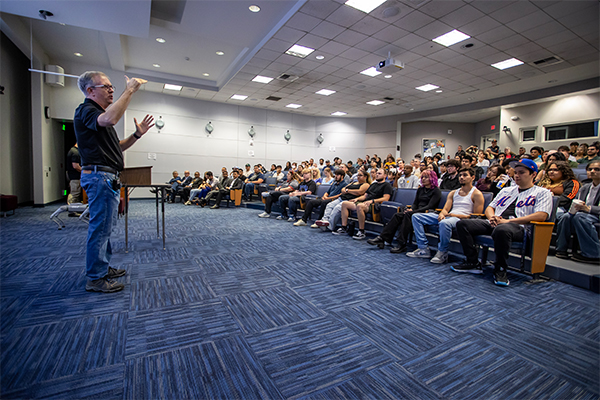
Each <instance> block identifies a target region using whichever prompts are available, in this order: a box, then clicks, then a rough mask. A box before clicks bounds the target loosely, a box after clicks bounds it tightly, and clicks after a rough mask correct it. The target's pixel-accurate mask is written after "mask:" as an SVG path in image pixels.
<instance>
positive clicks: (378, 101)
mask: <svg viewBox="0 0 600 400" xmlns="http://www.w3.org/2000/svg"><path fill="white" fill-rule="evenodd" d="M383 103H385V101H381V100H371V101H367V104H370V105H372V106H378V105H380V104H383Z"/></svg>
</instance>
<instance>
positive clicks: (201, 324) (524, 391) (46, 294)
mask: <svg viewBox="0 0 600 400" xmlns="http://www.w3.org/2000/svg"><path fill="white" fill-rule="evenodd" d="M56 207H57V206H56ZM54 210H55V207H46V208H43V209H32V208H21V209H18V210H17V213H16V215H15V216H11V217H8V218H3V219H1V220H0V255H1V261H0V266H1V269H0V279H1V281H0V282H1V284H0V289H1V291H0V301H1V303H0V304H1V319H0V327H1V335H0V345H1V355H0V363H1V365H0V367H1V381H2V382H1V393H0V397H1V398H2V399H13V398H58V399H66V398H101V399H159V398H165V399H307V400H308V399H315V400H316V399H440V398H444V399H486V400H487V399H511V398H514V399H598V398H600V377H599V374H600V368H599V366H600V361H599V360H600V302H599V300H600V297H599V296H598V295H597V294H594V293H592V292H588V291H585V290H583V289H579V288H576V287H573V286H569V285H566V284H562V283H559V282H549V283H544V284H540V285H526V284H525V283H524V281H525V280H526V279H524V277H521V276H519V275H518V274H515V273H510V276H509V278H510V280H511V286H510V287H509V288H501V287H497V286H494V285H493V283H492V277H491V271H490V270H487V271H486V273H485V274H483V275H481V276H470V275H469V276H465V275H461V274H456V273H453V272H452V271H450V269H449V265H435V264H431V263H429V262H428V261H427V260H418V259H410V258H407V257H406V256H405V255H394V254H390V253H389V252H388V251H387V250H386V251H381V250H378V249H377V248H374V247H371V246H368V245H367V244H366V243H364V242H357V241H355V240H352V239H351V238H349V237H335V236H333V235H331V234H326V233H322V232H320V231H319V230H313V229H310V228H308V227H293V226H292V224H291V223H288V222H282V221H276V220H275V219H274V218H273V219H267V220H266V219H260V218H257V214H258V212H257V211H256V210H252V209H246V208H239V209H235V208H232V209H226V208H222V209H220V210H210V209H208V208H204V209H203V208H198V207H184V206H182V205H181V204H173V205H171V204H169V205H167V213H166V218H167V249H166V250H162V240H161V239H158V238H157V237H156V225H155V209H154V203H153V201H147V200H135V201H132V203H131V207H130V210H131V212H130V220H129V221H130V228H129V233H130V252H129V253H125V251H124V221H122V220H121V221H119V224H118V226H117V228H116V229H115V232H114V233H113V241H112V243H113V248H114V249H115V256H114V263H113V265H114V266H116V267H119V268H126V269H127V271H128V274H127V275H126V276H125V277H123V278H120V279H121V280H122V281H123V282H124V283H126V288H125V290H124V291H122V292H119V293H113V294H99V293H88V292H86V291H85V289H84V287H85V280H86V278H85V275H84V254H85V248H84V243H85V237H86V232H87V226H86V225H84V224H83V223H81V222H79V221H77V220H76V219H75V218H65V220H66V224H67V227H66V228H65V229H64V230H62V231H58V230H57V229H56V226H55V225H54V224H53V223H52V222H51V221H50V220H49V215H50V214H51V213H52V212H53V211H54Z"/></svg>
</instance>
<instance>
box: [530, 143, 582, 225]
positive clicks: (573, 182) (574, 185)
mask: <svg viewBox="0 0 600 400" xmlns="http://www.w3.org/2000/svg"><path fill="white" fill-rule="evenodd" d="M561 157H562V154H561ZM538 185H539V186H541V187H543V188H546V189H548V190H550V191H551V192H552V194H553V195H554V196H560V197H559V199H558V209H557V210H556V218H557V219H560V217H561V215H562V214H564V213H566V212H568V211H569V208H570V207H571V202H572V201H573V199H574V198H575V196H577V192H578V191H579V181H578V180H577V178H576V177H575V174H573V170H572V169H571V168H569V166H568V165H567V163H566V162H565V161H555V162H550V163H548V167H547V168H546V176H544V178H543V179H542V180H541V181H540V183H538Z"/></svg>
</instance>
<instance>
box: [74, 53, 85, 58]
mask: <svg viewBox="0 0 600 400" xmlns="http://www.w3.org/2000/svg"><path fill="white" fill-rule="evenodd" d="M73 54H75V55H76V56H77V57H83V54H81V53H73Z"/></svg>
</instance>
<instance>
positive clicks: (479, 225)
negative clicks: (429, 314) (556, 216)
mask: <svg viewBox="0 0 600 400" xmlns="http://www.w3.org/2000/svg"><path fill="white" fill-rule="evenodd" d="M537 172H538V167H537V164H536V163H535V162H534V161H532V160H528V159H524V160H521V161H520V162H519V163H517V164H516V165H515V176H514V180H515V183H516V186H509V187H507V188H504V189H502V190H501V191H500V193H498V195H497V196H496V198H495V199H494V200H493V201H492V202H491V203H490V205H489V206H488V207H487V208H486V210H485V216H486V218H487V219H464V220H461V221H459V222H458V223H457V224H456V230H457V231H458V236H459V238H460V244H461V245H462V248H463V252H464V254H465V256H466V257H467V259H466V261H465V262H463V263H462V264H461V265H456V266H453V267H452V270H453V271H455V272H467V273H471V274H481V273H482V272H483V271H482V267H481V263H480V262H479V260H478V258H477V254H478V251H477V247H476V246H475V238H476V237H477V236H479V235H491V236H492V238H493V239H494V251H495V253H496V263H495V268H494V283H495V284H496V285H500V286H508V284H509V283H510V282H509V281H508V277H507V275H506V268H507V261H508V252H509V250H510V246H511V243H512V242H513V241H517V242H520V241H522V240H523V237H524V235H525V229H526V227H525V226H524V225H526V224H528V223H530V222H533V221H539V222H542V221H545V220H546V219H547V218H548V216H549V215H550V213H551V212H552V193H551V192H550V191H549V190H548V189H544V188H541V187H539V186H535V185H534V184H533V179H534V178H535V176H536V174H537Z"/></svg>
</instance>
